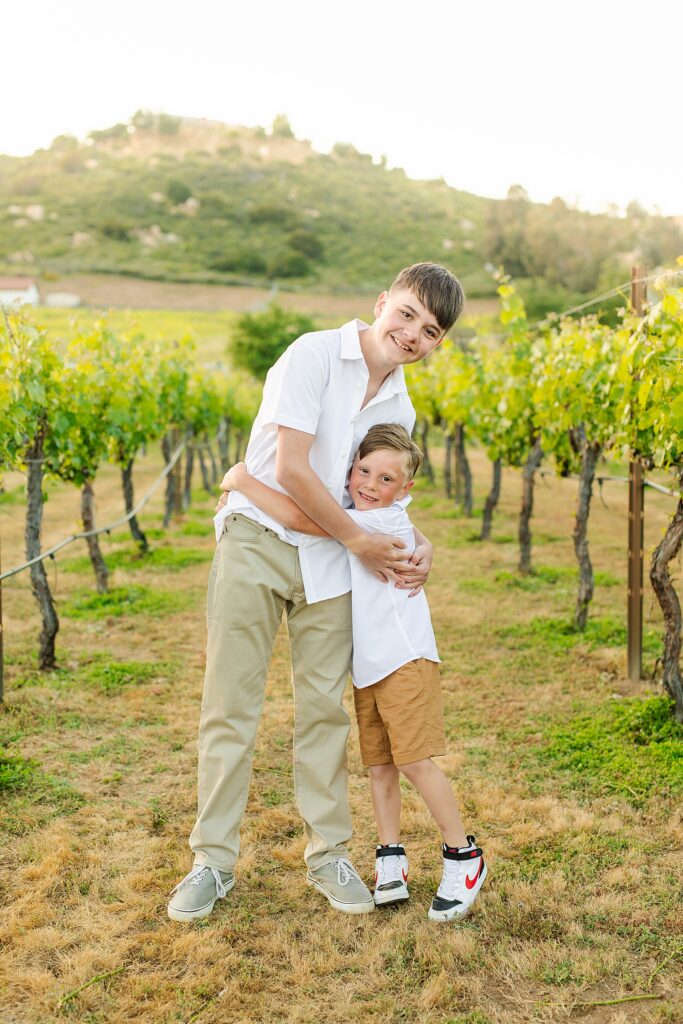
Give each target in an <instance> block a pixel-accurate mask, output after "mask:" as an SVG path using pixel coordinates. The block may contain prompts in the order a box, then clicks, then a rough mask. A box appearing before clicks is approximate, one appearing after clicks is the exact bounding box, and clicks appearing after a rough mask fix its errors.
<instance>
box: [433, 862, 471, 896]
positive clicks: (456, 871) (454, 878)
mask: <svg viewBox="0 0 683 1024" xmlns="http://www.w3.org/2000/svg"><path fill="white" fill-rule="evenodd" d="M466 863H467V862H466V861H457V860H456V861H454V860H445V861H444V862H443V875H442V877H441V884H440V886H439V889H438V892H439V895H440V896H443V897H444V899H448V900H452V899H455V897H456V895H457V892H458V888H459V887H460V884H461V882H462V870H463V865H464V864H466Z"/></svg>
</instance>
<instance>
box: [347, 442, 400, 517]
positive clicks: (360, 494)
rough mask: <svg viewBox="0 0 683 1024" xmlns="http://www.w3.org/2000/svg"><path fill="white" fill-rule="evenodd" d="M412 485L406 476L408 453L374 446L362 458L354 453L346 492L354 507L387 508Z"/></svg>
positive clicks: (366, 508)
mask: <svg viewBox="0 0 683 1024" xmlns="http://www.w3.org/2000/svg"><path fill="white" fill-rule="evenodd" d="M412 486H413V481H412V480H410V479H408V456H407V455H406V453H405V452H399V451H392V450H391V449H390V448H377V449H375V451H373V452H370V453H369V454H368V455H366V456H365V458H361V457H360V455H356V457H355V459H354V460H353V465H352V466H351V475H350V476H349V494H350V495H351V500H352V501H353V504H354V505H355V506H356V508H357V509H358V510H359V511H361V512H365V511H367V510H368V509H370V508H389V506H390V505H391V504H392V503H393V502H394V501H397V500H398V499H400V498H405V496H406V494H407V493H408V491H409V490H410V488H411V487H412Z"/></svg>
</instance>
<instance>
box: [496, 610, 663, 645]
mask: <svg viewBox="0 0 683 1024" xmlns="http://www.w3.org/2000/svg"><path fill="white" fill-rule="evenodd" d="M497 636H498V637H499V638H500V639H501V640H506V641H511V642H510V643H509V644H508V646H509V647H511V648H512V649H514V650H518V649H523V648H525V647H533V646H536V645H542V646H544V647H545V648H547V649H548V650H554V651H568V650H569V649H570V648H572V647H573V646H574V645H575V644H585V645H588V647H590V648H591V649H593V648H595V647H625V646H626V642H627V631H626V623H625V621H623V620H622V619H616V618H612V617H609V616H605V617H602V618H593V619H589V621H588V624H587V626H586V629H585V630H584V631H583V632H580V631H579V630H577V629H575V628H574V625H573V623H572V622H570V621H569V620H568V619H555V618H547V617H546V616H539V617H537V618H534V619H531V620H530V621H529V622H522V623H518V624H516V625H513V626H505V627H504V628H503V629H499V630H498V631H497ZM661 643H662V641H661V637H660V636H659V634H658V633H656V632H655V631H654V630H652V629H646V630H644V631H643V651H644V652H645V653H647V654H657V653H659V651H660V648H661Z"/></svg>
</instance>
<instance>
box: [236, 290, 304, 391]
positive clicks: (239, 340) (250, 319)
mask: <svg viewBox="0 0 683 1024" xmlns="http://www.w3.org/2000/svg"><path fill="white" fill-rule="evenodd" d="M316 329H317V328H316V325H315V322H314V321H313V320H311V318H310V317H308V316H304V315H303V314H301V313H293V312H290V311H289V310H286V309H283V308H282V307H281V306H278V305H276V304H272V305H271V306H269V307H268V309H267V310H266V311H265V312H263V313H245V315H244V316H241V317H240V319H239V320H238V322H237V329H236V331H235V333H234V335H233V338H232V341H231V344H230V355H231V357H232V360H233V362H234V363H235V366H238V367H241V368H242V369H244V370H247V371H248V372H249V373H251V374H253V375H254V377H257V378H258V379H260V380H263V379H264V378H265V376H266V374H267V372H268V370H269V369H270V367H271V366H272V365H273V363H275V362H276V361H277V360H278V359H279V358H280V356H281V355H282V353H283V352H284V351H285V349H286V348H288V347H289V345H291V343H292V342H293V341H295V340H296V339H297V338H298V337H300V336H301V335H302V334H307V333H309V332H310V331H315V330H316Z"/></svg>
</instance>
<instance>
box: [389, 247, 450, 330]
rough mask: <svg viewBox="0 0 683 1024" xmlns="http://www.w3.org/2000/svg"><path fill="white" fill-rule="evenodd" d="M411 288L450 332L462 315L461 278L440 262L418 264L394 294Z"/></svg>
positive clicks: (396, 285) (399, 281)
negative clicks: (401, 289)
mask: <svg viewBox="0 0 683 1024" xmlns="http://www.w3.org/2000/svg"><path fill="white" fill-rule="evenodd" d="M400 288H408V289H409V290H410V291H411V292H415V294H416V295H417V297H418V299H419V300H420V302H421V303H422V305H423V306H426V307H427V309H428V310H429V312H430V313H432V314H433V316H434V317H436V322H437V323H438V325H439V327H440V328H441V330H442V331H448V330H450V328H451V327H452V326H453V324H454V323H455V321H456V320H457V319H458V317H459V316H460V314H461V313H462V309H463V306H464V304H465V293H464V292H463V290H462V285H461V284H460V282H459V281H458V279H457V277H455V276H454V275H453V274H451V272H450V270H446V268H445V267H442V266H441V265H440V264H439V263H414V264H413V265H412V267H405V268H404V269H403V270H402V271H401V273H400V274H399V275H398V277H397V278H396V280H395V281H394V283H393V284H392V286H391V288H390V289H389V291H390V292H393V291H397V290H398V289H400Z"/></svg>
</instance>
